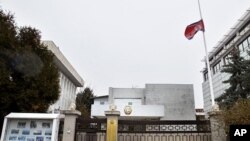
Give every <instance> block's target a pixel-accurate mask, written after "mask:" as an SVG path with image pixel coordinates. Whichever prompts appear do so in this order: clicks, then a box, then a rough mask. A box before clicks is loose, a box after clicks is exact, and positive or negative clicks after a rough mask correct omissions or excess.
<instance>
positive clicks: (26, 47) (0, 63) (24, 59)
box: [0, 10, 60, 127]
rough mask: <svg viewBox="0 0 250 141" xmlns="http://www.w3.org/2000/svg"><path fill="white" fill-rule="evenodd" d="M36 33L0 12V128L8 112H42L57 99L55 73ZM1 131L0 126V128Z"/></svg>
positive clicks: (51, 58) (50, 55)
mask: <svg viewBox="0 0 250 141" xmlns="http://www.w3.org/2000/svg"><path fill="white" fill-rule="evenodd" d="M53 57H54V55H53V53H52V52H51V51H48V50H47V47H46V46H44V45H43V44H42V43H41V36H40V32H39V31H38V30H36V29H34V28H32V27H17V26H16V24H15V21H14V18H13V15H12V14H10V13H8V14H5V13H4V12H3V11H2V10H0V124H2V122H3V118H4V116H6V115H7V114H8V113H10V112H46V111H47V109H48V107H49V105H51V104H53V103H54V102H55V101H56V100H57V99H58V97H59V92H60V90H59V87H60V86H59V72H58V69H57V67H56V65H55V64H54V62H53ZM0 127H1V125H0Z"/></svg>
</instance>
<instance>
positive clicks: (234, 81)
mask: <svg viewBox="0 0 250 141" xmlns="http://www.w3.org/2000/svg"><path fill="white" fill-rule="evenodd" d="M246 69H247V65H246V61H245V60H244V58H243V57H241V56H240V52H239V51H238V50H237V49H234V50H233V51H232V52H231V54H230V57H229V58H228V64H226V65H224V66H223V69H222V71H221V72H224V73H228V74H230V77H229V79H228V80H226V81H224V82H223V83H229V84H230V86H229V88H228V89H226V90H225V92H224V94H222V95H221V96H220V97H218V98H217V99H216V101H217V102H218V103H219V105H220V107H223V108H230V107H231V106H232V105H233V104H234V103H235V102H236V101H237V100H238V99H240V98H246V97H247V93H246V89H245V87H244V78H245V76H244V75H245V72H246Z"/></svg>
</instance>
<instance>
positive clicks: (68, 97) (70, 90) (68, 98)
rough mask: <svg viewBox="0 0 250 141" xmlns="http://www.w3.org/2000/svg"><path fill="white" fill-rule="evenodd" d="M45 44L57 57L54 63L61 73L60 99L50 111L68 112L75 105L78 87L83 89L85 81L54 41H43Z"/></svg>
mask: <svg viewBox="0 0 250 141" xmlns="http://www.w3.org/2000/svg"><path fill="white" fill-rule="evenodd" d="M43 44H44V45H46V46H47V47H48V50H50V51H51V52H52V53H53V54H54V55H55V58H54V62H55V64H56V66H57V67H58V69H59V73H60V76H59V77H60V78H59V80H60V82H59V83H60V97H59V99H58V101H57V102H56V103H54V104H53V105H51V106H50V108H49V111H52V110H67V109H68V108H69V106H70V104H71V103H75V99H76V90H77V87H83V85H84V81H83V79H82V78H81V76H80V75H79V74H78V73H77V72H76V70H75V69H74V68H73V66H72V65H71V64H70V63H69V61H68V60H67V59H66V58H65V56H64V55H63V54H62V52H61V51H60V50H59V48H58V47H57V46H56V45H55V44H54V42H53V41H43Z"/></svg>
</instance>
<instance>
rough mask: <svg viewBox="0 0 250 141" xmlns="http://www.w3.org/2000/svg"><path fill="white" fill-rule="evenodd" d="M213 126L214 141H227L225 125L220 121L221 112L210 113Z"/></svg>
mask: <svg viewBox="0 0 250 141" xmlns="http://www.w3.org/2000/svg"><path fill="white" fill-rule="evenodd" d="M208 115H209V119H210V124H211V126H210V127H211V137H212V141H226V138H227V137H226V133H225V130H224V123H223V121H221V120H220V115H221V112H220V111H211V112H208Z"/></svg>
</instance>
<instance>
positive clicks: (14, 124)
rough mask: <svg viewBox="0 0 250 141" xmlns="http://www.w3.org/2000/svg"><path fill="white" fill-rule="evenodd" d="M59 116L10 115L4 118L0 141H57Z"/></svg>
mask: <svg viewBox="0 0 250 141" xmlns="http://www.w3.org/2000/svg"><path fill="white" fill-rule="evenodd" d="M58 126H59V114H33V113H32V114H31V113H26V114H25V113H11V114H9V115H7V116H6V117H5V120H4V126H3V130H2V136H1V141H57V136H58Z"/></svg>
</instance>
